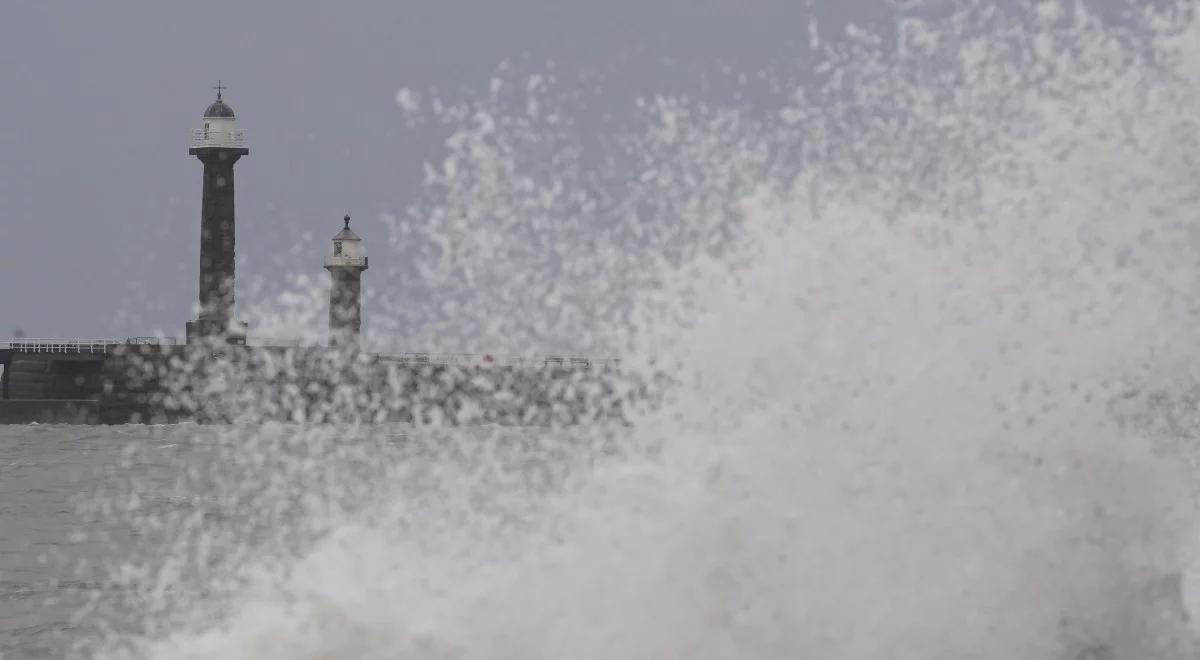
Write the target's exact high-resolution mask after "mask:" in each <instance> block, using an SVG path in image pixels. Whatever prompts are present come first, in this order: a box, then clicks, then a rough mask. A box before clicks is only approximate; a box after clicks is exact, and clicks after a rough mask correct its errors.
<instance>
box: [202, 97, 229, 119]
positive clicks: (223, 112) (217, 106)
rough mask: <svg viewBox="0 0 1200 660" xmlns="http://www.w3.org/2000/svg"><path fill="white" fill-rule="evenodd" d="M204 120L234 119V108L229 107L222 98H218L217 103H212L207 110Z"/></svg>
mask: <svg viewBox="0 0 1200 660" xmlns="http://www.w3.org/2000/svg"><path fill="white" fill-rule="evenodd" d="M204 118H205V119H233V118H234V114H233V108H231V107H229V104H228V103H226V102H225V101H222V100H221V99H220V98H218V99H217V100H216V101H213V102H212V105H210V106H208V109H206V110H205V111H204Z"/></svg>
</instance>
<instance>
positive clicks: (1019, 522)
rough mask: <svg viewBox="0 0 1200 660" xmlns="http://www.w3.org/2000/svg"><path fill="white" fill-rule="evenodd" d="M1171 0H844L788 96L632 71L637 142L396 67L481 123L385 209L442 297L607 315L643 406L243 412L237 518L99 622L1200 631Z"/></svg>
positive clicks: (511, 650)
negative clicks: (891, 26) (1149, 11)
mask: <svg viewBox="0 0 1200 660" xmlns="http://www.w3.org/2000/svg"><path fill="white" fill-rule="evenodd" d="M1156 20H1158V19H1157V18H1155V17H1151V18H1149V19H1147V20H1146V21H1145V22H1144V23H1141V24H1139V27H1138V29H1137V30H1120V29H1116V28H1112V27H1106V26H1104V25H1102V24H1101V23H1100V22H1099V21H1098V20H1096V19H1095V18H1094V17H1090V16H1088V15H1087V13H1086V12H1085V11H1084V10H1083V8H1082V6H1079V5H1065V4H1060V3H1039V4H1038V5H1036V6H1035V7H1032V8H1031V9H1030V11H1029V12H1024V13H1023V12H1016V13H1015V14H1014V13H1002V12H998V11H994V10H989V9H986V8H981V7H979V6H974V7H969V8H968V9H964V10H963V11H961V12H959V13H957V14H955V15H953V16H951V17H949V18H946V19H942V20H937V21H933V20H929V21H915V20H907V21H905V22H904V23H903V24H902V25H900V26H899V29H898V30H897V34H898V40H897V41H895V42H893V41H892V40H889V39H884V38H882V37H880V36H878V35H874V34H872V33H870V32H867V31H865V30H857V29H856V30H852V31H851V33H850V34H849V37H848V38H847V40H845V41H843V42H841V43H840V44H834V45H831V46H828V49H829V50H828V52H826V53H825V55H824V60H823V64H822V65H821V66H818V67H816V68H815V70H814V74H813V76H812V77H811V78H810V79H809V80H807V81H805V84H803V85H799V84H797V86H796V90H797V91H796V94H795V95H794V96H793V98H792V100H790V101H788V102H786V103H785V104H782V105H781V106H780V107H778V108H776V109H774V111H773V112H763V111H762V110H763V109H762V108H746V107H737V106H726V107H720V106H717V105H714V104H711V103H707V104H706V103H699V102H695V101H691V100H689V99H687V98H670V99H667V98H664V99H649V100H647V101H646V102H645V103H643V104H642V106H641V108H640V109H639V110H636V112H638V113H640V117H641V118H642V120H643V121H644V125H643V126H642V127H641V129H640V130H637V131H634V132H632V133H630V134H628V135H625V136H624V137H623V140H621V141H620V142H619V144H621V145H623V148H624V149H626V150H627V153H626V154H625V155H624V158H623V161H622V162H627V163H633V164H634V167H633V168H632V169H631V170H630V171H629V172H628V176H627V178H625V179H624V180H621V179H620V177H617V178H616V179H614V178H613V177H612V176H611V175H612V173H611V172H607V173H605V174H604V175H603V176H601V175H598V174H596V175H594V174H595V173H589V172H588V171H586V163H585V162H584V161H583V160H581V159H578V158H576V156H577V153H578V151H577V150H572V149H571V146H570V144H569V143H570V130H569V128H567V129H563V128H561V127H562V126H564V125H566V126H568V127H569V121H566V120H563V119H555V120H554V121H551V120H550V119H548V118H549V117H553V116H555V115H554V113H553V112H552V111H551V110H552V108H553V105H554V104H553V99H552V98H545V96H544V95H546V94H549V92H547V91H546V89H547V88H546V87H545V86H544V85H542V84H540V83H539V85H509V86H508V88H515V89H518V90H525V91H523V92H520V93H524V94H528V95H530V97H531V98H536V100H537V101H538V102H537V103H536V104H534V105H530V104H528V103H525V104H517V106H516V107H519V108H521V110H520V112H519V113H518V112H517V111H514V110H512V109H510V108H507V107H506V106H504V105H503V104H500V103H498V102H497V101H496V98H497V94H498V92H497V91H496V90H497V89H500V88H502V87H503V86H499V87H497V86H494V87H493V90H492V92H491V94H490V95H488V96H487V97H486V98H484V99H483V100H481V101H479V102H478V103H477V104H476V105H471V104H469V103H468V104H464V105H460V106H455V107H446V106H441V105H436V106H431V108H430V109H428V110H426V109H423V108H422V107H420V103H419V102H418V101H417V100H416V99H418V98H425V95H421V96H420V97H417V96H414V97H411V99H410V100H412V102H411V103H406V108H407V110H408V111H410V112H426V111H428V112H433V113H434V114H435V115H437V116H438V118H440V119H441V120H443V121H444V122H445V123H447V124H449V125H451V126H455V125H457V126H458V127H459V128H458V130H457V131H456V132H455V136H454V138H453V139H452V140H451V141H450V142H449V143H448V149H449V151H450V156H448V158H447V159H446V161H444V162H443V163H442V164H441V165H440V167H434V168H432V169H431V173H430V185H431V193H430V198H429V200H428V201H427V202H425V206H423V207H420V211H421V212H420V213H418V214H417V215H414V216H413V217H412V218H410V219H409V220H407V221H406V222H408V223H409V227H408V229H407V230H405V231H401V230H400V229H399V228H398V229H397V239H399V238H400V237H403V238H404V239H405V240H427V241H429V242H430V243H431V244H433V243H436V244H437V247H436V248H430V250H429V251H428V252H427V254H428V255H429V256H430V258H431V263H430V264H428V265H426V266H424V267H423V271H422V272H423V273H424V274H425V276H426V277H428V278H430V279H431V280H432V281H433V282H435V283H436V285H437V286H438V287H439V288H440V290H441V291H442V292H443V293H444V295H445V299H446V300H448V301H453V303H452V304H450V303H447V304H446V305H443V306H440V307H438V308H437V309H435V310H433V311H431V312H429V313H427V314H417V315H416V316H417V317H420V319H421V321H422V322H423V323H424V328H425V333H426V334H428V335H429V337H438V336H440V337H442V339H443V340H445V339H446V338H459V337H460V336H461V335H462V334H464V333H466V334H472V335H474V336H476V337H483V338H485V339H486V338H496V337H499V338H503V341H505V342H510V343H511V344H512V345H513V346H514V347H516V348H526V349H527V348H529V347H530V346H536V345H537V343H536V342H538V341H546V342H553V343H557V344H559V345H565V344H570V343H572V342H577V343H578V345H580V346H583V347H590V346H605V347H612V348H614V349H620V350H621V351H622V354H623V355H622V356H623V358H624V362H623V364H624V365H625V369H626V370H627V372H628V373H630V374H633V375H636V376H637V378H639V379H640V382H643V383H651V384H654V389H653V390H652V392H651V393H652V394H653V397H652V400H653V405H647V406H645V407H644V409H642V410H639V411H638V412H637V414H636V415H635V416H634V417H633V419H632V422H633V423H632V425H630V426H627V427H625V426H620V427H604V428H594V429H593V428H580V429H571V430H563V429H529V428H509V429H495V428H479V429H474V430H438V429H424V430H414V429H405V430H398V429H397V428H395V427H356V428H353V429H346V428H343V427H311V426H303V425H301V426H295V427H291V426H287V427H282V426H277V425H271V426H266V427H262V428H244V429H227V430H221V431H218V432H217V437H218V438H221V439H223V440H224V442H225V444H224V445H221V446H223V447H225V449H224V450H221V451H217V452H216V453H217V456H218V460H216V461H215V462H214V464H213V465H212V466H211V467H210V468H209V469H210V470H212V471H214V473H215V474H219V475H222V478H221V479H218V480H217V484H218V487H217V488H216V489H214V490H213V491H211V493H210V494H211V495H212V496H213V497H215V498H216V500H217V501H218V502H223V503H224V504H222V505H221V506H224V507H226V508H225V509H223V510H225V511H226V512H227V514H228V517H227V518H225V519H224V522H221V521H211V522H209V523H205V524H201V523H195V524H192V525H190V526H182V527H179V528H178V529H176V528H173V527H170V526H169V525H168V526H166V527H162V526H160V528H161V529H167V530H168V531H167V536H168V537H170V536H171V535H172V534H174V535H175V536H174V537H173V538H174V539H175V543H173V544H169V545H167V546H165V547H166V548H167V550H166V552H164V553H162V554H161V555H155V554H153V553H148V554H147V555H146V556H145V557H144V558H143V559H141V560H139V561H140V562H141V563H140V564H139V566H138V568H139V569H140V571H141V572H138V573H137V575H138V577H137V578H136V579H134V580H132V581H131V582H134V583H137V584H140V585H142V587H143V588H139V589H134V590H133V592H132V593H135V594H138V595H139V597H144V598H146V600H145V601H144V603H143V609H142V610H141V612H142V623H143V625H144V631H143V633H142V634H140V635H132V634H124V635H119V636H117V638H116V639H115V640H114V646H113V649H114V650H113V651H112V655H113V656H114V657H119V656H120V655H121V654H122V653H124V654H126V655H132V656H135V657H155V658H216V657H220V658H273V657H278V658H324V657H347V658H350V657H352V658H395V657H417V658H508V657H533V658H559V657H572V658H616V657H696V658H731V657H739V658H776V657H819V658H866V657H892V658H914V659H915V658H921V659H928V658H963V657H972V658H1012V657H1030V658H1086V657H1093V658H1189V657H1194V655H1195V649H1194V648H1193V647H1192V637H1193V632H1192V631H1191V629H1190V628H1189V624H1188V621H1187V619H1188V613H1187V611H1186V609H1185V607H1184V603H1183V591H1184V589H1185V588H1186V587H1187V585H1186V584H1184V581H1183V574H1184V573H1185V571H1186V569H1187V568H1188V567H1189V565H1190V564H1191V563H1192V561H1193V555H1192V553H1191V550H1190V548H1191V545H1192V543H1191V539H1192V537H1193V534H1194V528H1193V527H1194V522H1195V515H1194V513H1195V512H1194V487H1193V485H1192V484H1193V483H1194V475H1193V474H1191V473H1190V471H1189V467H1188V466H1189V459H1190V454H1191V452H1193V451H1194V450H1193V449H1192V448H1191V447H1190V446H1189V444H1188V443H1187V442H1180V441H1179V438H1178V437H1175V438H1172V437H1168V436H1169V435H1171V433H1173V434H1174V435H1176V436H1185V437H1190V436H1192V435H1194V431H1195V429H1194V428H1193V427H1192V426H1190V425H1188V424H1187V423H1186V421H1185V422H1181V423H1177V424H1173V425H1172V424H1165V425H1164V424H1158V423H1150V422H1154V421H1155V420H1156V419H1158V418H1159V417H1161V415H1162V414H1164V413H1163V412H1162V410H1164V408H1163V407H1162V406H1157V405H1152V404H1153V403H1154V402H1155V401H1163V400H1182V399H1185V398H1186V397H1187V396H1188V392H1189V389H1190V388H1191V387H1192V382H1193V381H1194V371H1195V369H1194V367H1192V366H1191V365H1192V364H1193V361H1194V358H1195V357H1196V355H1195V354H1196V350H1195V349H1194V347H1193V343H1192V341H1191V340H1192V330H1191V329H1192V328H1193V327H1194V326H1195V316H1196V313H1195V306H1194V304H1192V303H1191V302H1189V301H1190V300H1191V299H1192V292H1193V291H1194V290H1195V288H1196V284H1197V270H1196V260H1195V253H1196V245H1197V244H1198V243H1197V237H1196V236H1195V232H1194V229H1193V228H1192V226H1191V225H1192V224H1194V222H1193V221H1194V219H1195V215H1196V208H1197V206H1196V203H1197V200H1200V178H1198V177H1196V176H1195V172H1196V168H1195V165H1196V160H1195V151H1194V149H1191V148H1189V146H1191V145H1196V144H1197V142H1198V141H1200V137H1198V129H1197V124H1196V121H1195V108H1197V107H1200V102H1198V101H1200V91H1198V90H1200V80H1198V78H1197V76H1198V75H1200V74H1198V72H1200V48H1197V46H1196V44H1200V33H1198V32H1197V26H1196V25H1195V24H1194V23H1186V24H1184V23H1177V24H1173V25H1172V28H1173V29H1172V31H1170V32H1166V31H1159V30H1158V29H1157V28H1156V23H1155V21H1156ZM406 98H408V97H406ZM414 108H415V109H414ZM439 112H440V114H438V113H439ZM564 122H565V123H564ZM551 126H554V127H558V128H553V129H552V128H550V127H551ZM543 129H544V131H545V132H543ZM551 134H552V135H553V139H550V137H549V136H550V135H551ZM563 141H565V142H566V144H565V146H564V144H563ZM547 151H549V153H551V154H556V155H557V156H558V157H557V159H550V160H549V161H545V160H542V159H541V156H542V155H544V154H545V153H546V152H547ZM546 162H549V163H551V164H552V166H551V167H546V166H545V164H544V163H546ZM601 180H602V181H603V182H604V187H602V188H597V187H594V186H595V185H596V182H597V181H601ZM426 211H431V212H426ZM556 214H561V217H560V216H558V215H556ZM585 229H586V231H585ZM531 241H533V242H531ZM531 309H534V310H537V309H550V310H552V311H553V312H554V316H553V319H552V320H550V321H546V322H544V323H542V322H538V320H537V318H538V317H537V315H536V314H528V313H522V311H523V310H531ZM381 312H382V315H384V316H386V315H388V314H397V315H408V316H409V317H410V318H411V317H412V315H411V314H410V312H409V310H405V309H401V308H400V307H399V306H397V305H396V304H395V303H393V306H392V307H391V308H385V309H384V310H381ZM397 324H398V322H397ZM397 324H393V325H397ZM1131 411H1132V413H1133V414H1129V413H1130V412H1131ZM1131 420H1133V421H1132V422H1131ZM1164 429H1170V430H1171V433H1164ZM205 478H208V477H206V475H204V474H201V475H199V480H200V481H203V480H204V479H205ZM196 483H198V482H190V483H185V484H184V485H183V486H182V488H184V489H185V490H186V489H187V488H189V487H194V486H195V485H196ZM132 510H133V511H134V512H135V514H138V512H140V511H142V509H141V508H140V507H132ZM147 519H148V518H147ZM172 530H174V531H172ZM197 547H204V548H213V549H215V550H217V552H216V553H215V554H214V555H211V556H204V557H199V558H197V560H196V563H195V564H194V565H195V566H196V567H197V570H196V571H195V572H194V573H192V574H190V575H191V577H188V575H189V574H188V573H187V572H181V571H178V570H172V571H164V570H163V567H165V566H168V565H170V564H171V562H175V563H179V561H180V557H181V556H184V555H186V553H189V552H194V548H197ZM181 553H183V554H181ZM218 555H219V556H218ZM231 557H235V558H236V559H235V560H230V558H231ZM156 562H157V563H156ZM147 584H154V585H156V588H154V589H145V588H144V587H145V585H147ZM138 602H139V601H138V600H137V598H134V599H133V600H132V606H131V611H132V612H134V613H137V612H138V605H137V604H138ZM213 603H219V604H220V605H219V607H214V606H213ZM152 605H153V606H152ZM201 613H203V614H201ZM120 649H124V650H123V651H122V650H120Z"/></svg>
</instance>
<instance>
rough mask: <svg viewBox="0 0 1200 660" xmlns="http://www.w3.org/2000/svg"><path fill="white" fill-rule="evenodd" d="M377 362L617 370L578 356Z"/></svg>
mask: <svg viewBox="0 0 1200 660" xmlns="http://www.w3.org/2000/svg"><path fill="white" fill-rule="evenodd" d="M379 359H380V360H383V361H385V362H396V363H399V364H405V365H423V364H428V365H436V366H458V367H469V366H488V365H496V366H507V367H529V368H537V367H570V368H572V369H592V368H595V369H603V368H612V367H618V366H620V363H621V361H620V360H619V359H617V358H596V357H582V356H560V355H549V356H526V355H494V354H491V353H384V354H380V355H379Z"/></svg>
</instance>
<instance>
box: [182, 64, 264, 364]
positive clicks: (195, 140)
mask: <svg viewBox="0 0 1200 660" xmlns="http://www.w3.org/2000/svg"><path fill="white" fill-rule="evenodd" d="M216 89H217V100H216V101H213V103H212V104H211V105H209V106H208V109H206V110H205V111H204V119H203V122H204V124H203V127H202V128H197V129H194V130H193V131H192V144H191V149H189V150H188V154H190V155H192V156H195V157H197V158H199V159H200V162H201V163H203V164H204V193H203V199H202V201H201V205H200V317H199V318H198V319H196V320H195V321H188V323H187V340H188V343H189V344H191V343H194V342H196V341H197V340H201V339H216V340H218V341H227V342H229V343H231V344H244V343H245V342H246V330H245V326H244V325H242V324H240V323H238V322H237V321H235V320H234V309H233V289H234V234H235V227H236V225H235V221H234V186H233V166H234V163H237V161H238V159H239V158H241V157H242V156H245V155H246V154H248V153H250V150H249V149H247V148H246V135H245V131H243V130H242V129H240V128H238V125H237V117H236V116H235V115H234V113H233V108H231V107H229V105H228V104H227V103H225V100H224V99H223V98H222V94H221V92H222V91H224V89H225V87H224V86H223V85H221V84H220V83H217V87H216Z"/></svg>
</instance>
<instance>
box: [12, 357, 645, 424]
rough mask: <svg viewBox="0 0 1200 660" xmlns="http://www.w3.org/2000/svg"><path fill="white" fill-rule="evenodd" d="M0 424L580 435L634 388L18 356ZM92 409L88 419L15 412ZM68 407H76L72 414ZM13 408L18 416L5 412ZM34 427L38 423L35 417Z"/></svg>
mask: <svg viewBox="0 0 1200 660" xmlns="http://www.w3.org/2000/svg"><path fill="white" fill-rule="evenodd" d="M11 364H12V368H11V371H10V373H8V374H6V375H7V376H8V378H7V380H9V382H8V386H9V391H10V396H9V398H8V399H7V400H5V401H4V402H0V423H3V422H8V421H10V420H11V421H15V422H18V423H27V422H28V421H42V419H29V416H30V414H31V413H29V411H30V410H34V411H37V410H44V411H45V412H44V415H45V419H46V421H66V420H68V419H73V420H78V421H81V422H85V423H92V422H100V423H108V424H121V423H130V422H132V423H138V422H150V423H171V422H179V421H189V420H190V421H197V422H202V423H228V422H259V421H267V420H276V421H291V422H301V421H303V422H318V423H319V422H366V423H370V422H390V421H400V422H411V423H415V424H475V423H496V424H512V425H536V426H547V425H570V424H578V423H584V422H591V421H602V420H617V419H620V418H621V417H622V415H623V414H624V410H625V406H626V403H627V399H628V398H629V394H628V391H629V388H628V386H627V383H624V382H623V379H622V378H621V377H620V375H619V374H618V373H617V371H616V370H615V369H613V368H581V367H578V366H567V365H561V366H560V365H549V366H548V365H542V366H538V367H532V366H511V365H471V366H456V365H436V364H410V363H405V362H402V361H397V360H394V359H390V358H388V357H387V356H378V355H372V354H367V353H361V352H357V351H347V350H340V349H334V348H325V347H313V348H290V347H289V348H276V347H247V346H234V345H227V344H226V345H212V346H209V347H207V348H196V347H191V346H158V345H145V346H136V345H130V346H119V347H115V348H114V350H112V351H110V352H107V353H104V354H99V355H86V356H62V355H53V354H33V353H29V354H23V353H16V354H14V355H13V356H12V360H11ZM32 401H72V402H77V403H76V404H75V405H76V407H80V406H82V405H83V404H80V403H78V402H80V401H84V402H87V406H83V407H85V408H87V410H88V413H87V414H86V415H74V416H72V415H67V414H65V413H62V414H60V413H58V412H54V413H51V412H50V408H46V407H44V406H43V408H37V407H36V406H34V407H32V408H31V407H30V406H31V405H32V404H31V403H30V404H14V403H11V402H32ZM62 406H63V409H64V410H65V409H66V407H65V406H66V404H62ZM6 407H8V408H9V409H11V410H12V411H14V412H12V413H11V414H5V413H4V412H3V411H4V409H5V408H6ZM35 417H36V415H35Z"/></svg>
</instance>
